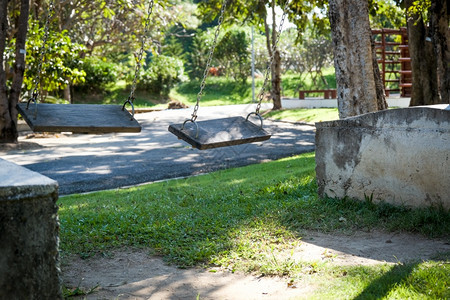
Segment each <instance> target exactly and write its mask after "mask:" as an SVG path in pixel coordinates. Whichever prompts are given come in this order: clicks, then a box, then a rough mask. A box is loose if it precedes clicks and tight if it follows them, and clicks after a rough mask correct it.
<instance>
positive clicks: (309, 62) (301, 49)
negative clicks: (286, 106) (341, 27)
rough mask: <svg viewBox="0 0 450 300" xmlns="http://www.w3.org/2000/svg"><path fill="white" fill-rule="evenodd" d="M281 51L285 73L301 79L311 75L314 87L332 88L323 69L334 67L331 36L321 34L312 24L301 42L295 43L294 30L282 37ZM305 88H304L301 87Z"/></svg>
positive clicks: (307, 28)
mask: <svg viewBox="0 0 450 300" xmlns="http://www.w3.org/2000/svg"><path fill="white" fill-rule="evenodd" d="M279 48H280V51H281V52H282V55H281V58H282V64H283V71H284V72H286V71H293V72H294V73H296V74H299V75H300V78H301V77H304V76H305V73H306V74H309V75H310V77H311V78H312V80H313V83H314V87H318V86H319V85H321V83H319V82H318V78H320V79H321V81H322V82H323V84H324V87H325V88H330V83H329V82H328V81H327V79H326V77H325V76H324V74H323V69H325V68H328V67H330V66H332V61H333V48H332V43H331V36H330V34H329V33H328V34H327V35H323V34H320V32H319V31H317V29H316V28H315V27H313V26H312V24H310V25H309V26H307V27H306V29H305V32H304V33H303V35H302V39H301V42H299V43H295V32H294V30H288V31H286V32H284V33H283V34H282V35H281V39H280V45H279ZM299 88H304V87H299Z"/></svg>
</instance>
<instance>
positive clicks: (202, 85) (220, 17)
mask: <svg viewBox="0 0 450 300" xmlns="http://www.w3.org/2000/svg"><path fill="white" fill-rule="evenodd" d="M227 3H228V0H224V1H223V3H222V8H221V9H220V15H219V20H218V23H217V27H216V31H215V33H214V41H213V43H212V46H211V48H210V49H209V54H208V59H207V61H206V67H205V70H204V71H203V78H202V82H201V84H200V91H199V92H198V94H197V103H196V104H195V106H194V111H193V112H192V115H191V116H192V118H191V121H192V122H194V121H195V120H197V112H198V108H199V104H200V99H201V98H202V95H203V89H204V88H205V85H206V78H207V77H208V72H209V67H210V66H211V61H212V57H213V54H214V50H215V49H216V45H217V38H218V37H219V32H220V27H221V26H222V22H223V19H224V14H225V10H226V8H227Z"/></svg>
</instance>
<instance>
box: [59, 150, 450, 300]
mask: <svg viewBox="0 0 450 300" xmlns="http://www.w3.org/2000/svg"><path fill="white" fill-rule="evenodd" d="M314 168H315V161H314V153H308V154H303V155H299V156H295V157H291V158H285V159H281V160H278V161H274V162H269V163H263V164H257V165H251V166H247V167H242V168H235V169H229V170H222V171H218V172H214V173H211V174H208V175H201V176H196V177H190V178H186V179H178V180H169V181H166V182H158V183H154V184H149V185H144V186H139V187H133V188H129V189H118V190H110V191H102V192H95V193H90V194H83V195H70V196H65V197H62V198H60V200H59V201H58V205H59V206H60V210H59V216H60V220H61V230H60V240H61V242H60V245H61V255H62V257H65V256H66V255H67V254H78V255H80V256H81V257H90V256H93V255H96V254H99V253H108V252H109V251H113V250H114V249H120V248H122V247H138V248H145V249H148V250H149V251H150V252H151V253H153V254H158V255H161V256H162V257H163V258H164V259H165V260H166V261H167V262H169V263H172V264H175V265H177V266H179V267H191V266H209V267H213V266H215V267H219V268H221V269H226V270H230V271H233V272H234V271H244V272H252V273H255V274H261V275H266V276H273V275H276V276H283V277H287V278H289V280H292V281H294V282H298V283H302V284H313V285H314V286H316V287H317V294H316V295H315V296H314V297H315V298H314V297H312V296H311V295H309V296H308V299H309V298H311V297H312V298H313V299H347V298H349V297H350V298H357V297H359V298H358V299H379V298H380V299H381V298H383V297H386V298H395V299H399V298H401V299H403V298H410V299H421V298H427V297H428V298H429V299H446V297H447V298H448V286H449V285H448V284H449V283H448V278H450V276H449V264H448V262H449V254H448V253H447V254H442V255H441V256H440V257H438V258H436V259H437V260H436V261H430V262H426V263H425V262H407V263H405V264H397V265H387V264H382V265H378V266H364V267H363V266H347V267H337V266H333V265H330V264H329V263H326V262H317V261H315V262H314V261H313V262H311V261H302V260H295V259H293V257H292V253H293V251H294V249H296V248H297V247H298V245H299V244H300V243H301V237H302V236H303V234H304V232H305V230H307V231H309V230H313V231H320V232H328V233H340V234H350V233H352V232H354V231H360V230H364V231H367V230H370V231H371V230H374V229H378V230H384V231H408V232H415V233H420V234H425V235H427V236H430V237H443V238H448V237H449V228H450V215H449V213H448V212H447V211H445V210H443V209H439V208H427V209H411V208H406V207H398V206H392V205H389V204H387V203H380V204H375V203H373V202H371V201H370V199H368V200H367V201H363V202H360V201H352V200H350V199H330V198H326V199H320V198H318V196H317V192H316V189H317V186H316V183H315V172H314ZM342 216H345V219H346V221H345V222H341V221H340V218H341V217H342ZM433 297H434V298H433ZM442 297H443V298H442Z"/></svg>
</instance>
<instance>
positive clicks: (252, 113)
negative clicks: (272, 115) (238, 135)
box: [245, 112, 263, 128]
mask: <svg viewBox="0 0 450 300" xmlns="http://www.w3.org/2000/svg"><path fill="white" fill-rule="evenodd" d="M250 115H255V116H257V117H258V118H259V120H260V121H261V128H263V117H261V115H260V114H259V113H256V112H251V113H249V114H248V115H247V118H246V119H245V120H246V121H248V117H250Z"/></svg>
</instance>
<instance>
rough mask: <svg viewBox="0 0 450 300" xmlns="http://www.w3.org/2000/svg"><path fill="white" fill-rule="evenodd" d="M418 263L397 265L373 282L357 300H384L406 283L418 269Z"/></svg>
mask: <svg viewBox="0 0 450 300" xmlns="http://www.w3.org/2000/svg"><path fill="white" fill-rule="evenodd" d="M418 265H419V264H418V263H411V264H406V265H401V264H399V265H395V266H394V267H393V268H391V269H390V270H389V271H388V272H387V273H385V274H384V275H383V276H381V277H379V278H377V279H375V280H373V281H372V282H371V283H370V284H369V286H368V287H366V288H365V289H364V290H363V291H362V292H361V293H360V294H359V295H358V296H356V297H355V298H354V299H355V300H366V299H384V297H386V296H388V295H389V292H390V291H391V290H393V289H394V288H395V287H397V286H399V285H400V284H401V283H402V282H403V281H405V280H406V279H407V278H408V277H409V276H410V275H411V273H412V272H413V270H414V268H415V267H417V266H418Z"/></svg>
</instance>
